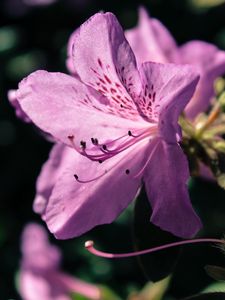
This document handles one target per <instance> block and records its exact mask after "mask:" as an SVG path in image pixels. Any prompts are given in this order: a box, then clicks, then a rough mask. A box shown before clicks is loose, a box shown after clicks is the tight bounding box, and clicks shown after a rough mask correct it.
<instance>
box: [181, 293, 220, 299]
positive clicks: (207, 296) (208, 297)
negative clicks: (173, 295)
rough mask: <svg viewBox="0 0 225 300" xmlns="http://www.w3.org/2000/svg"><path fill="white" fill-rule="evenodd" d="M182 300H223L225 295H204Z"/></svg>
mask: <svg viewBox="0 0 225 300" xmlns="http://www.w3.org/2000/svg"><path fill="white" fill-rule="evenodd" d="M183 300H225V293H205V294H199V295H195V296H192V297H189V298H185V299H183Z"/></svg>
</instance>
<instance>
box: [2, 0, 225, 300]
mask: <svg viewBox="0 0 225 300" xmlns="http://www.w3.org/2000/svg"><path fill="white" fill-rule="evenodd" d="M190 3H191V2H190V1H185V0H183V1H181V0H171V1H169V0H148V1H142V2H140V1H131V0H121V1H116V0H114V1H104V0H102V1H100V0H99V1H97V0H89V1H88V0H86V1H82V0H80V1H75V0H74V1H73V0H65V1H64V0H61V1H60V0H59V1H56V2H55V3H54V4H52V5H49V6H43V7H38V6H33V7H29V6H26V5H24V4H23V3H22V0H14V1H13V0H1V1H0V299H3V300H4V299H19V295H18V294H17V292H16V288H15V276H16V272H17V271H18V268H19V261H20V249H19V247H20V234H21V231H22V229H23V227H24V225H25V224H26V223H28V222H30V221H37V222H39V223H40V222H41V221H40V218H39V216H37V215H35V214H34V213H33V212H32V201H33V198H34V194H35V181H36V178H37V176H38V173H39V171H40V168H41V166H42V164H43V162H44V161H45V160H46V159H47V156H48V152H49V149H50V148H51V144H50V143H49V142H47V141H46V140H45V139H44V138H43V137H42V136H41V134H40V133H39V132H38V130H37V129H36V128H34V127H33V126H32V125H28V124H25V123H23V122H21V121H20V120H18V119H17V118H16V116H15V114H14V110H13V109H12V107H11V106H10V105H9V103H8V102H7V91H8V90H9V89H12V88H16V87H17V84H18V82H19V81H20V80H21V79H22V78H23V77H24V76H26V75H28V74H29V73H30V72H32V71H33V70H37V69H46V70H48V71H61V72H67V70H66V67H65V59H66V45H67V41H68V38H69V36H70V34H71V33H72V32H73V31H74V30H75V29H76V28H77V27H78V26H79V25H80V24H81V23H82V22H84V21H85V20H86V19H87V18H89V17H90V16H91V15H93V14H94V13H95V12H98V11H99V10H104V11H112V12H114V13H115V14H116V15H117V17H118V19H119V21H120V22H121V24H122V25H123V27H124V28H125V29H127V28H130V27H133V26H135V25H136V22H137V8H138V7H139V6H140V5H141V4H142V5H144V6H145V7H146V8H147V9H148V10H149V12H150V13H151V15H152V16H154V17H156V18H158V19H160V20H161V21H162V22H163V23H164V24H165V25H166V26H167V27H168V28H169V30H170V31H171V32H172V34H173V35H174V37H175V38H176V40H177V42H178V44H181V43H183V42H185V41H188V40H191V39H202V40H205V41H209V42H212V43H214V44H217V45H218V46H219V47H220V48H221V49H225V5H219V6H215V7H211V8H199V7H196V6H195V5H193V4H192V5H191V4H190ZM190 192H191V196H192V200H193V203H194V205H195V207H196V209H197V211H198V213H199V214H200V216H201V218H202V220H203V223H204V230H203V231H202V232H201V235H202V236H211V237H221V235H222V234H223V233H224V229H225V193H224V191H222V190H221V189H219V188H218V187H217V186H216V185H215V184H213V183H209V182H204V181H201V180H194V181H192V182H191V189H190ZM131 223H132V209H131V208H130V210H128V211H127V212H126V213H125V214H124V215H123V216H122V217H120V219H119V220H118V221H117V222H115V223H114V224H112V225H107V226H101V227H99V228H97V229H95V230H93V231H92V232H90V233H89V234H87V235H85V236H83V237H81V238H78V239H76V240H69V241H54V242H55V243H57V244H59V246H60V247H61V248H62V251H63V255H64V260H63V269H64V270H66V271H67V272H70V273H71V274H74V275H75V276H78V277H80V278H83V279H86V280H89V281H92V282H97V283H101V284H108V285H110V286H111V287H112V288H114V289H115V290H116V291H117V292H118V293H119V294H120V295H121V296H122V297H123V299H125V296H126V295H127V293H128V292H129V291H132V290H135V289H139V288H141V287H142V286H143V285H144V284H145V283H146V279H145V276H144V275H143V273H142V270H141V269H140V268H139V265H138V263H137V260H136V259H124V260H118V261H113V262H112V261H107V260H104V259H99V258H96V257H94V256H92V255H90V254H88V253H86V251H85V250H84V249H83V242H84V241H85V240H87V239H90V238H91V239H95V240H97V241H98V244H97V245H98V247H100V248H101V249H104V250H108V251H117V252H123V251H131V250H132V238H131V226H130V225H131ZM95 237H96V238H95ZM51 239H52V240H54V237H51ZM206 264H218V265H221V266H225V259H224V256H223V254H222V252H221V251H219V250H218V249H216V248H213V247H210V246H206V245H195V246H187V247H185V248H184V250H183V253H182V255H181V257H180V260H179V262H178V265H177V267H176V269H175V272H174V277H173V279H172V284H171V288H170V290H169V292H168V295H170V296H173V297H175V298H176V299H177V298H179V297H184V296H188V295H190V294H194V293H197V292H199V291H200V290H201V289H203V288H204V287H205V286H206V285H208V284H209V283H210V282H211V281H212V280H211V279H210V278H209V277H208V275H207V274H206V273H205V271H204V266H205V265H206ZM40 300H41V299H40Z"/></svg>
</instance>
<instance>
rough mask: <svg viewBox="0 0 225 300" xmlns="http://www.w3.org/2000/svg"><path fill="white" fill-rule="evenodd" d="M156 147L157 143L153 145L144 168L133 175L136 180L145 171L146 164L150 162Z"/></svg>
mask: <svg viewBox="0 0 225 300" xmlns="http://www.w3.org/2000/svg"><path fill="white" fill-rule="evenodd" d="M157 145H158V143H157V144H156V145H155V147H154V148H153V150H152V152H151V153H150V155H149V157H148V159H147V160H146V162H145V164H144V166H143V167H142V168H141V170H140V171H139V172H138V173H137V174H136V175H134V178H137V177H139V176H140V175H141V174H143V173H144V170H145V169H146V167H147V165H148V163H149V162H150V160H151V158H152V156H153V154H154V153H155V151H156V148H157Z"/></svg>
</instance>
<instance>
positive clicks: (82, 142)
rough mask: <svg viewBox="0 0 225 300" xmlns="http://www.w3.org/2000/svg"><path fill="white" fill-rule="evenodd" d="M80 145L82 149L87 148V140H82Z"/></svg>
mask: <svg viewBox="0 0 225 300" xmlns="http://www.w3.org/2000/svg"><path fill="white" fill-rule="evenodd" d="M80 146H81V148H82V149H86V142H85V141H80Z"/></svg>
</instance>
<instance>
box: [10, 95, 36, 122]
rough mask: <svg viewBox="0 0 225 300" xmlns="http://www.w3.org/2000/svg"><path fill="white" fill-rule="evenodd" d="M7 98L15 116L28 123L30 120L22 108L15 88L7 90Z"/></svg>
mask: <svg viewBox="0 0 225 300" xmlns="http://www.w3.org/2000/svg"><path fill="white" fill-rule="evenodd" d="M8 99H9V102H10V104H11V105H12V106H13V107H14V108H15V111H16V116H17V117H18V118H19V119H21V120H22V121H24V122H26V123H30V122H31V120H30V118H29V117H28V116H27V114H26V113H25V112H24V111H23V110H22V108H21V106H20V103H19V101H18V99H17V97H16V90H9V91H8Z"/></svg>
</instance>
